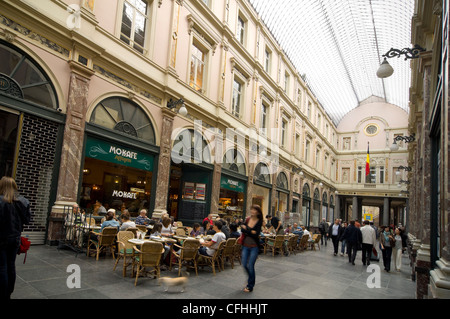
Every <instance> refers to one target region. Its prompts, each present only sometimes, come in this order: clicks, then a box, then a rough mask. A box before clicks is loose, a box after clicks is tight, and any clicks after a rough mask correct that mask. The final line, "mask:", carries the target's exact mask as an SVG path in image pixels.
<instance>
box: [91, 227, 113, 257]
mask: <svg viewBox="0 0 450 319" xmlns="http://www.w3.org/2000/svg"><path fill="white" fill-rule="evenodd" d="M117 231H118V230H117V227H105V228H103V230H102V233H101V234H99V235H98V238H97V240H95V239H92V238H89V243H88V247H87V256H88V257H90V249H91V247H94V248H95V250H96V253H97V258H96V259H97V260H98V257H99V255H100V253H101V252H102V251H103V250H105V249H106V248H108V249H109V250H110V251H111V254H112V256H113V258H115V256H114V249H115V239H116V235H117Z"/></svg>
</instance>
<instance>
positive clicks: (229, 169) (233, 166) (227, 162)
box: [219, 148, 248, 220]
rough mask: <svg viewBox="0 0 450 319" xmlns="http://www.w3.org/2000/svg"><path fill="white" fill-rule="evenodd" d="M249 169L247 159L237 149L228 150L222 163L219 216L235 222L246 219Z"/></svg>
mask: <svg viewBox="0 0 450 319" xmlns="http://www.w3.org/2000/svg"><path fill="white" fill-rule="evenodd" d="M247 181H248V178H247V169H246V166H245V158H244V156H243V155H242V153H241V152H240V151H239V150H238V149H236V148H233V149H230V150H228V151H227V152H226V153H225V155H224V157H223V161H222V176H221V180H220V195H219V215H220V217H224V218H226V219H230V220H234V219H236V218H244V216H245V215H246V212H245V207H246V201H247Z"/></svg>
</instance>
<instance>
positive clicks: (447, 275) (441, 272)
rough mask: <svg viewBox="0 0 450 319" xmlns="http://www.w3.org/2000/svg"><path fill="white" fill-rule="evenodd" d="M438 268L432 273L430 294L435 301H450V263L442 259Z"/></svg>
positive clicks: (438, 262) (437, 263) (438, 263)
mask: <svg viewBox="0 0 450 319" xmlns="http://www.w3.org/2000/svg"><path fill="white" fill-rule="evenodd" d="M436 265H437V266H438V268H436V269H434V270H432V271H430V285H429V287H430V289H429V290H430V294H429V298H433V299H450V262H448V261H446V260H445V259H442V258H441V259H440V260H438V261H437V262H436Z"/></svg>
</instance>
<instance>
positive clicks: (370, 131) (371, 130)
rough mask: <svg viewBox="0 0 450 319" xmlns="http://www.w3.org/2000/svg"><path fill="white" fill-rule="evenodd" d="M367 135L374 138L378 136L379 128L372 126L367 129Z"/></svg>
mask: <svg viewBox="0 0 450 319" xmlns="http://www.w3.org/2000/svg"><path fill="white" fill-rule="evenodd" d="M365 132H366V135H369V136H374V135H377V134H378V126H377V125H375V124H370V125H368V126H367V127H366V130H365Z"/></svg>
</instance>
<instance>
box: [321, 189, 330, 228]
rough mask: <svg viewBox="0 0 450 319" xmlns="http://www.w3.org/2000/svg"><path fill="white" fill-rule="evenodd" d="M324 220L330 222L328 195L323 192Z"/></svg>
mask: <svg viewBox="0 0 450 319" xmlns="http://www.w3.org/2000/svg"><path fill="white" fill-rule="evenodd" d="M322 218H325V220H326V221H327V222H329V221H330V219H329V216H328V194H327V192H323V194H322Z"/></svg>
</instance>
